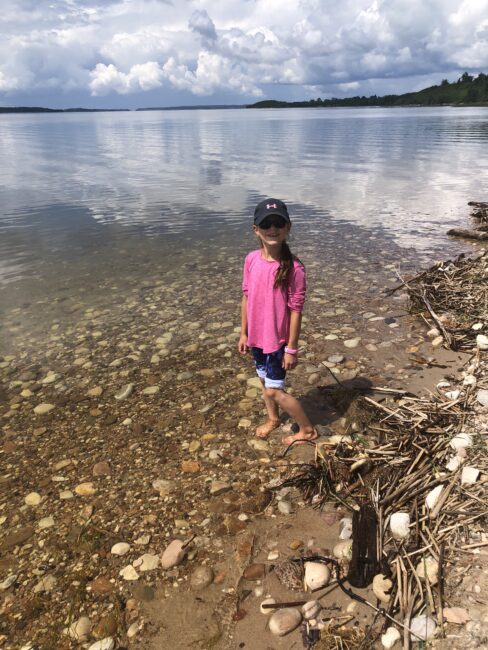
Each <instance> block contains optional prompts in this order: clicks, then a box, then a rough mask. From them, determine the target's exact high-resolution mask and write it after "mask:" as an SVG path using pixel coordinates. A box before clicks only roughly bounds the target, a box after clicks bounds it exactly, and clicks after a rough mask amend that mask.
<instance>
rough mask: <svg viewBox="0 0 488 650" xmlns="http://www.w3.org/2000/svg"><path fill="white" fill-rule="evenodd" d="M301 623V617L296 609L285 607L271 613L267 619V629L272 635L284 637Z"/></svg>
mask: <svg viewBox="0 0 488 650" xmlns="http://www.w3.org/2000/svg"><path fill="white" fill-rule="evenodd" d="M301 622H302V615H301V613H300V612H299V611H298V609H293V608H291V607H285V608H283V609H278V610H277V611H276V612H273V614H272V615H271V618H270V619H269V629H270V631H271V633H272V634H275V635H277V636H285V634H288V633H289V632H292V631H293V630H295V629H296V628H297V627H298V626H299V625H300V623H301Z"/></svg>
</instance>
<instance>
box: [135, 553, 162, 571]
mask: <svg viewBox="0 0 488 650" xmlns="http://www.w3.org/2000/svg"><path fill="white" fill-rule="evenodd" d="M132 565H133V566H134V567H136V568H137V569H139V571H154V569H157V568H158V566H159V557H158V556H157V555H151V553H144V555H141V557H139V558H137V560H134V562H133V563H132Z"/></svg>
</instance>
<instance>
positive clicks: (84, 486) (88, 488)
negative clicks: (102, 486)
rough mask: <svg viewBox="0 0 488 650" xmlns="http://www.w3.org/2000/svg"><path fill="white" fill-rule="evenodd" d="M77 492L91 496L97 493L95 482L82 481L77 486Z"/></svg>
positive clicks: (81, 495) (83, 495)
mask: <svg viewBox="0 0 488 650" xmlns="http://www.w3.org/2000/svg"><path fill="white" fill-rule="evenodd" d="M75 492H76V494H78V495H79V496H80V497H91V496H93V495H94V494H95V493H96V489H95V486H94V485H93V483H80V484H79V485H77V486H76V487H75Z"/></svg>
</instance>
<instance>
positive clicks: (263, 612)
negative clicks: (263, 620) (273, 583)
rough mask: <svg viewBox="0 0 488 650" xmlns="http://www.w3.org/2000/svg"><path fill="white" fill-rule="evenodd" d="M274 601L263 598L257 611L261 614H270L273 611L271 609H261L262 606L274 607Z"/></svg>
mask: <svg viewBox="0 0 488 650" xmlns="http://www.w3.org/2000/svg"><path fill="white" fill-rule="evenodd" d="M275 603H276V600H275V599H274V598H265V599H264V600H263V602H262V603H261V605H260V606H259V611H260V612H261V614H271V613H272V611H273V608H272V607H263V605H274V604H275Z"/></svg>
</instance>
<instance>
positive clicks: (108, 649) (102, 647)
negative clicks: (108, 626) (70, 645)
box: [88, 636, 115, 650]
mask: <svg viewBox="0 0 488 650" xmlns="http://www.w3.org/2000/svg"><path fill="white" fill-rule="evenodd" d="M114 648H115V641H114V640H113V638H112V637H111V636H109V637H107V638H106V639H102V640H101V641H96V642H95V643H92V644H91V646H90V647H89V648H88V650H114Z"/></svg>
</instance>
